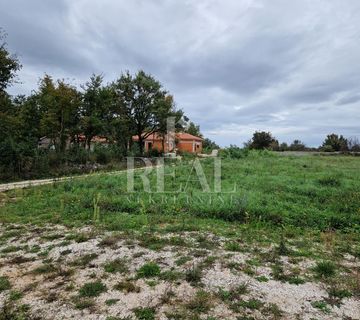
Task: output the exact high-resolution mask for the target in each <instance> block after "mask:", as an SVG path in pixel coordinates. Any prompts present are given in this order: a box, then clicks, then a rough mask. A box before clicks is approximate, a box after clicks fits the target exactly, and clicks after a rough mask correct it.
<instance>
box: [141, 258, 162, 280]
mask: <svg viewBox="0 0 360 320" xmlns="http://www.w3.org/2000/svg"><path fill="white" fill-rule="evenodd" d="M160 273H161V269H160V267H159V265H158V264H157V263H155V262H149V263H146V264H144V265H143V266H142V267H141V268H140V269H139V270H138V272H137V276H138V278H152V277H156V276H158V275H160Z"/></svg>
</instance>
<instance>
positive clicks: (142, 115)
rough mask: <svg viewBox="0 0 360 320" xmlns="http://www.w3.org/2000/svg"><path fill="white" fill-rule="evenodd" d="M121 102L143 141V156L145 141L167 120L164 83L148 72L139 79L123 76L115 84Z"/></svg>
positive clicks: (127, 74) (130, 129) (130, 128)
mask: <svg viewBox="0 0 360 320" xmlns="http://www.w3.org/2000/svg"><path fill="white" fill-rule="evenodd" d="M114 88H115V92H116V96H117V101H118V103H119V105H120V106H121V108H122V109H123V110H124V115H125V116H126V118H127V121H128V124H129V131H130V132H133V133H134V134H135V135H136V136H137V137H138V141H139V148H140V153H141V154H142V153H143V150H144V140H145V139H146V138H147V137H148V136H149V135H151V134H153V133H155V132H158V131H159V128H160V122H161V119H162V117H163V112H164V111H163V110H164V109H165V110H166V108H164V99H165V97H166V94H167V93H166V91H165V90H163V88H162V86H161V84H160V82H158V81H157V80H155V78H153V77H152V76H151V75H148V74H146V73H145V72H144V71H139V72H138V73H137V74H136V75H135V76H132V75H131V74H130V73H129V72H126V73H125V74H123V75H122V76H121V77H120V79H118V80H117V81H116V82H115V84H114Z"/></svg>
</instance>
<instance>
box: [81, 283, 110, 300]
mask: <svg viewBox="0 0 360 320" xmlns="http://www.w3.org/2000/svg"><path fill="white" fill-rule="evenodd" d="M106 290H107V288H106V286H105V285H104V284H103V283H102V282H101V281H95V282H89V283H85V284H84V285H83V286H82V287H81V288H80V290H79V295H80V297H97V296H99V295H100V294H101V293H103V292H105V291H106Z"/></svg>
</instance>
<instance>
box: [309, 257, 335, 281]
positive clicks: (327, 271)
mask: <svg viewBox="0 0 360 320" xmlns="http://www.w3.org/2000/svg"><path fill="white" fill-rule="evenodd" d="M314 271H315V273H316V275H317V276H318V277H320V278H330V277H333V276H335V274H336V265H335V264H334V263H333V262H332V261H320V262H318V263H317V264H316V266H315V267H314Z"/></svg>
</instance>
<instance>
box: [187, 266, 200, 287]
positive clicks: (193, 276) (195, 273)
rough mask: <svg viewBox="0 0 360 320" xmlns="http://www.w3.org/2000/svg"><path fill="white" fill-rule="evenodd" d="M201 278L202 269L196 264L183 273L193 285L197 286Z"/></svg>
mask: <svg viewBox="0 0 360 320" xmlns="http://www.w3.org/2000/svg"><path fill="white" fill-rule="evenodd" d="M201 278H202V269H201V267H200V266H196V265H195V264H194V265H193V266H192V267H191V268H190V269H188V270H187V271H186V273H185V279H186V281H187V282H189V283H191V284H192V285H194V286H197V285H199V284H200V283H201Z"/></svg>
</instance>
